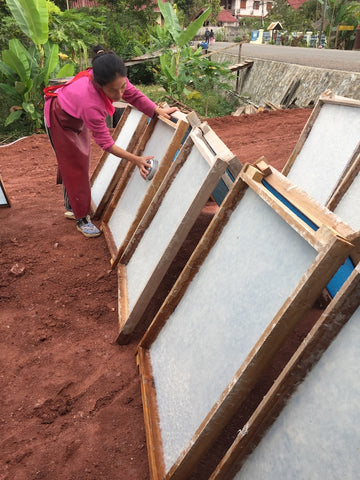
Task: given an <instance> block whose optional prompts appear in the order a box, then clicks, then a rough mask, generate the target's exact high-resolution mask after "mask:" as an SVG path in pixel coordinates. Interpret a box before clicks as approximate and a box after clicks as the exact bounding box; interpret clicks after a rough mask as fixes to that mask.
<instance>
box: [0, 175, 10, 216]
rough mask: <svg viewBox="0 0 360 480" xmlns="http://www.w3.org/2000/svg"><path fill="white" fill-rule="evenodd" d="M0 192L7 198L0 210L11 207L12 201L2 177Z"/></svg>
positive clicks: (0, 179)
mask: <svg viewBox="0 0 360 480" xmlns="http://www.w3.org/2000/svg"><path fill="white" fill-rule="evenodd" d="M0 191H1V193H2V194H3V196H4V198H5V203H0V208H5V207H10V206H11V203H10V199H9V197H8V194H7V193H6V189H5V185H4V182H3V179H2V178H1V175H0Z"/></svg>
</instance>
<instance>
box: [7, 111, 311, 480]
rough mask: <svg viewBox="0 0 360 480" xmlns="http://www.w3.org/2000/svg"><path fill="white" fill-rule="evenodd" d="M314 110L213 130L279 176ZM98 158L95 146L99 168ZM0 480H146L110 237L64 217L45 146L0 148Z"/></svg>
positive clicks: (39, 140) (135, 381) (244, 157)
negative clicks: (1, 191) (3, 195)
mask: <svg viewBox="0 0 360 480" xmlns="http://www.w3.org/2000/svg"><path fill="white" fill-rule="evenodd" d="M310 113H311V110H309V109H294V110H287V111H276V112H263V113H259V114H255V115H245V116H241V117H230V116H229V117H223V118H217V119H210V120H209V121H208V123H209V124H210V126H211V127H212V128H213V129H214V131H215V132H216V133H217V134H218V136H219V137H220V138H221V139H222V140H223V141H224V143H225V144H226V145H227V146H228V147H229V148H230V150H232V151H233V153H235V154H237V155H238V157H239V159H240V160H241V161H242V162H253V161H255V160H257V159H258V158H259V157H260V156H262V155H264V156H265V157H266V159H267V160H268V161H269V163H271V164H273V165H274V166H275V167H276V168H278V169H281V168H282V166H283V165H284V163H285V162H286V160H287V159H288V157H289V155H290V154H291V151H292V149H293V148H294V146H295V144H296V142H297V140H298V138H299V135H300V133H301V130H302V128H303V126H304V125H305V123H306V121H307V119H308V117H309V115H310ZM100 154H101V151H100V149H99V148H98V147H97V146H94V145H93V158H92V168H94V166H95V165H96V163H97V161H98V159H99V157H100ZM0 173H1V175H2V178H3V181H4V184H5V187H6V190H7V193H8V195H9V197H10V201H11V208H2V209H0V221H1V234H0V253H1V257H0V259H1V260H0V302H1V303H0V320H1V321H0V335H1V350H0V358H1V365H0V391H1V406H0V435H1V440H0V442H1V443H0V479H1V480H35V479H46V480H55V479H56V480H85V479H86V480H115V479H116V480H142V479H144V480H145V479H148V478H149V470H148V462H147V450H146V439H145V429H144V423H143V412H142V401H141V393H140V383H139V376H138V373H137V368H136V362H135V355H134V354H135V350H136V343H137V342H136V340H134V341H133V342H132V343H130V344H129V345H126V346H119V345H117V344H116V343H115V342H114V339H115V336H116V333H117V322H118V317H117V276H116V272H115V271H112V270H111V269H110V262H109V259H110V257H109V252H108V249H107V245H106V242H105V239H104V237H103V236H102V237H99V238H97V239H86V238H85V237H83V236H82V235H81V234H80V233H79V232H77V230H76V229H75V223H74V222H73V221H70V220H67V219H65V218H64V216H63V211H64V209H63V205H62V204H63V202H62V192H61V188H60V187H59V186H57V185H56V184H55V177H56V160H55V157H54V154H53V152H52V149H51V147H50V144H49V141H48V139H47V137H46V135H43V134H41V135H33V136H31V137H28V138H24V139H21V140H19V141H17V142H16V143H14V144H12V145H9V146H6V147H1V148H0ZM215 210H216V206H215V205H214V204H213V203H211V202H210V203H209V205H208V206H207V207H206V208H205V209H204V211H203V213H202V215H201V216H200V218H199V220H198V222H197V224H196V226H195V227H194V230H193V232H192V234H191V235H190V236H189V237H188V239H187V241H186V242H185V244H184V247H183V248H182V250H181V252H179V254H178V256H177V257H176V259H175V261H174V264H173V265H172V267H171V269H170V270H169V272H168V273H167V275H166V277H165V279H164V281H163V283H162V285H161V288H159V290H158V292H157V293H156V295H155V298H154V301H153V304H152V311H151V312H150V311H149V312H148V315H150V316H152V315H154V314H155V313H156V309H157V308H158V306H159V304H160V303H161V302H162V300H163V298H164V296H165V295H166V293H167V291H168V290H169V288H170V287H171V285H172V284H173V282H174V280H175V279H176V277H177V276H178V274H179V272H180V271H181V268H182V266H183V265H184V261H185V260H186V258H187V257H188V256H189V253H190V252H191V250H192V249H193V248H194V244H195V242H196V241H197V239H198V238H199V236H200V235H201V234H202V232H203V231H204V228H205V227H206V225H207V224H208V222H209V221H210V220H211V218H212V216H213V213H214V211H215Z"/></svg>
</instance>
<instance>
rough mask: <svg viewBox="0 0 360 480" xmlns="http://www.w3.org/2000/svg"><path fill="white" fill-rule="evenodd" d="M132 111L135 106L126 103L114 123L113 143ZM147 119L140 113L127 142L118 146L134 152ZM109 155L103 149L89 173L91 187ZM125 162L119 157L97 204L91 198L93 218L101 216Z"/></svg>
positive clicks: (123, 128)
mask: <svg viewBox="0 0 360 480" xmlns="http://www.w3.org/2000/svg"><path fill="white" fill-rule="evenodd" d="M133 112H137V110H136V109H135V108H133V107H131V106H130V105H127V106H126V107H125V110H124V112H123V114H122V115H121V117H120V120H119V122H118V124H117V125H116V127H115V130H114V133H113V135H112V137H113V140H114V141H115V144H116V141H117V139H118V137H119V135H120V133H121V132H122V131H123V130H125V129H126V128H127V122H128V120H129V117H130V115H131V113H133ZM139 114H140V112H139ZM148 121H149V117H148V116H147V115H145V114H140V119H139V122H138V124H137V126H136V128H135V131H134V132H133V134H132V136H131V138H130V139H129V142H128V143H127V145H119V147H121V148H123V149H124V150H126V151H127V152H129V153H135V152H136V147H137V145H138V143H139V141H140V138H141V135H142V134H143V132H144V129H145V127H146V124H147V123H148ZM109 155H111V153H109V152H105V151H104V152H103V154H102V156H101V157H100V160H99V162H98V163H97V165H96V167H95V170H94V172H93V173H92V175H91V179H90V186H91V188H92V187H93V185H94V183H95V181H96V179H97V177H98V176H99V174H100V173H101V171H102V169H103V168H104V166H105V163H106V160H107V158H108V156H109ZM126 164H127V161H126V160H123V159H121V158H119V165H118V167H117V168H116V170H115V172H114V174H113V176H112V178H110V179H109V182H108V185H107V187H106V190H105V192H104V195H103V197H102V198H101V200H100V202H99V204H98V205H96V204H95V202H94V201H93V200H92V201H91V212H92V216H93V218H94V219H95V220H98V219H99V218H101V216H102V214H103V212H104V210H105V208H106V205H107V204H108V202H109V200H110V198H111V196H112V194H113V192H114V189H115V187H116V185H117V183H118V182H119V180H120V177H121V175H122V173H123V171H124V168H125V166H126Z"/></svg>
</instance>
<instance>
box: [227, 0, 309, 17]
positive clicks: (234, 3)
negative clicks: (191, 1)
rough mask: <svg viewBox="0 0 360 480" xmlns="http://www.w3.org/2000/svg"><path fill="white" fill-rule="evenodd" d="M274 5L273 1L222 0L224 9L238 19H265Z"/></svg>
mask: <svg viewBox="0 0 360 480" xmlns="http://www.w3.org/2000/svg"><path fill="white" fill-rule="evenodd" d="M294 1H296V0H294ZM299 1H300V0H299ZM272 4H273V0H221V5H222V6H223V7H224V9H225V10H227V11H229V12H230V13H231V14H232V15H234V17H236V18H241V17H259V18H264V17H266V15H267V14H268V13H269V11H270V10H271V7H272Z"/></svg>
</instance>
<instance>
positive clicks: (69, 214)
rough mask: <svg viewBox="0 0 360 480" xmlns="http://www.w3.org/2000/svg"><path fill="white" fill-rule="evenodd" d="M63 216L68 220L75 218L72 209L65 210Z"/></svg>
mask: <svg viewBox="0 0 360 480" xmlns="http://www.w3.org/2000/svg"><path fill="white" fill-rule="evenodd" d="M64 216H65V218H68V219H69V220H75V215H74V212H73V211H72V210H66V211H65V213H64Z"/></svg>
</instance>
